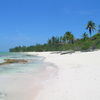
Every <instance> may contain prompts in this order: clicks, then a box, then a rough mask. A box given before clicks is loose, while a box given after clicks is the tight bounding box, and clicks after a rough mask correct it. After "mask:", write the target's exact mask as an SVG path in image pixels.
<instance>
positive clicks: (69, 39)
mask: <svg viewBox="0 0 100 100" xmlns="http://www.w3.org/2000/svg"><path fill="white" fill-rule="evenodd" d="M63 38H64V39H65V42H67V43H74V35H73V34H72V33H71V32H66V33H65V34H64V37H63Z"/></svg>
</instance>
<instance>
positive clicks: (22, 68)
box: [0, 52, 44, 74]
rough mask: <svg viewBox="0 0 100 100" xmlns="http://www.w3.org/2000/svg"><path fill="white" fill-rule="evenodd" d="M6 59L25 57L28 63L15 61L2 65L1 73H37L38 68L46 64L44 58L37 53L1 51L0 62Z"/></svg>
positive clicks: (0, 67)
mask: <svg viewBox="0 0 100 100" xmlns="http://www.w3.org/2000/svg"><path fill="white" fill-rule="evenodd" d="M4 59H25V60H28V61H29V62H28V63H25V64H21V63H13V64H6V65H0V74H16V73H17V74H18V73H30V74H33V73H35V71H36V70H38V69H39V68H41V66H43V65H44V63H43V58H42V57H38V56H35V55H33V56H32V55H28V54H26V53H10V52H0V63H3V62H4Z"/></svg>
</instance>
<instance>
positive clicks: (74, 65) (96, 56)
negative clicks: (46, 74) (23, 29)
mask: <svg viewBox="0 0 100 100" xmlns="http://www.w3.org/2000/svg"><path fill="white" fill-rule="evenodd" d="M30 54H38V55H39V56H43V57H45V58H46V59H45V62H51V63H53V64H55V65H56V66H57V67H58V69H59V70H58V74H57V76H56V77H54V78H52V79H50V80H49V82H46V83H45V87H44V89H42V90H41V91H40V93H39V94H38V96H37V97H36V100H100V51H94V52H75V53H73V54H66V55H59V54H50V52H43V53H30Z"/></svg>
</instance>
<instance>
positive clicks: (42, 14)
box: [0, 0, 100, 51]
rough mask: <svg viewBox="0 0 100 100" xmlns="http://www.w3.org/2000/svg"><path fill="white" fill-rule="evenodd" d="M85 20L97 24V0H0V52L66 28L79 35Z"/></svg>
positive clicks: (41, 40)
mask: <svg viewBox="0 0 100 100" xmlns="http://www.w3.org/2000/svg"><path fill="white" fill-rule="evenodd" d="M88 20H93V21H94V22H95V23H96V24H97V25H99V24H100V0H0V51H7V50H8V49H9V48H11V47H15V46H18V45H26V46H28V45H33V44H36V43H45V42H46V41H47V39H48V38H50V37H51V36H53V35H54V36H61V35H63V34H64V33H65V32H66V31H71V32H72V33H73V34H74V35H75V36H76V37H81V34H82V33H84V32H86V29H85V27H86V24H87V21H88Z"/></svg>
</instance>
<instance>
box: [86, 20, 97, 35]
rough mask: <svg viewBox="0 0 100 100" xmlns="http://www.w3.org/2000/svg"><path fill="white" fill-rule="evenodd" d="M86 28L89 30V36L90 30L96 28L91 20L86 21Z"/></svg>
mask: <svg viewBox="0 0 100 100" xmlns="http://www.w3.org/2000/svg"><path fill="white" fill-rule="evenodd" d="M86 29H87V30H89V33H90V37H91V34H92V32H93V31H94V30H95V29H96V25H95V23H94V22H92V21H88V24H87V27H86Z"/></svg>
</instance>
